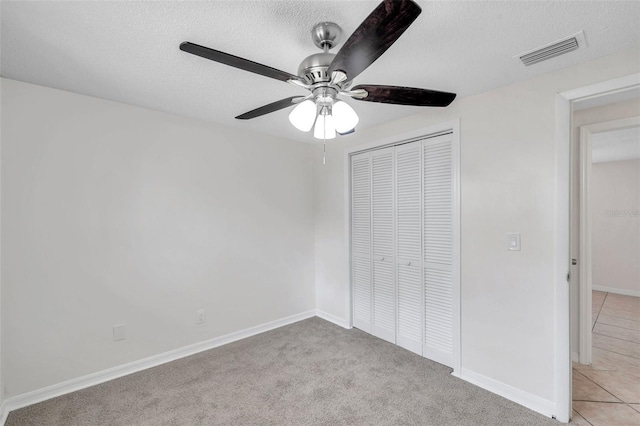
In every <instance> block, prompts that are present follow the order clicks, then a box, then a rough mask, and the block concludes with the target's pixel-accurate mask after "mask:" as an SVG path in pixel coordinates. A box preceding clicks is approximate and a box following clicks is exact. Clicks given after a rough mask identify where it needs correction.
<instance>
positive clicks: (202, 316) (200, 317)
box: [196, 309, 207, 324]
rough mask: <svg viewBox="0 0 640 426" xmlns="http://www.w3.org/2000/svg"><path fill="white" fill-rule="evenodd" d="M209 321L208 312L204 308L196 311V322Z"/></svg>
mask: <svg viewBox="0 0 640 426" xmlns="http://www.w3.org/2000/svg"><path fill="white" fill-rule="evenodd" d="M205 322H207V312H206V311H205V310H204V309H198V310H197V311H196V324H204V323H205Z"/></svg>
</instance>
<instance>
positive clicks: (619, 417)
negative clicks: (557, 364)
mask: <svg viewBox="0 0 640 426" xmlns="http://www.w3.org/2000/svg"><path fill="white" fill-rule="evenodd" d="M592 312H593V313H592V317H593V359H592V361H593V364H592V365H582V364H578V363H574V364H573V419H572V420H571V423H572V424H576V425H593V426H599V425H603V426H631V425H639V426H640V298H638V297H631V296H621V295H618V294H613V293H603V292H601V291H594V292H593V311H592Z"/></svg>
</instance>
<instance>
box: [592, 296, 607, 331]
mask: <svg viewBox="0 0 640 426" xmlns="http://www.w3.org/2000/svg"><path fill="white" fill-rule="evenodd" d="M607 296H609V293H605V294H604V299H602V304H601V305H600V307H599V308H598V314H597V315H596V320H595V321H594V322H593V326H592V327H591V332H593V330H594V329H595V328H596V324H598V318H600V312H602V308H603V307H604V302H606V301H607Z"/></svg>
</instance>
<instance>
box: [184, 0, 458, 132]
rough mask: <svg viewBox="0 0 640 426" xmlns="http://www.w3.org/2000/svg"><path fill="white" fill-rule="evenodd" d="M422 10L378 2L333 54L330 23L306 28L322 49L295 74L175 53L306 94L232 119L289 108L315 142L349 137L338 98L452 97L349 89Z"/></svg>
mask: <svg viewBox="0 0 640 426" xmlns="http://www.w3.org/2000/svg"><path fill="white" fill-rule="evenodd" d="M421 12H422V10H421V9H420V6H418V5H417V4H416V3H415V2H414V1H413V0H384V1H383V2H382V3H380V4H379V5H378V6H377V7H376V8H375V9H374V10H373V12H371V14H370V15H369V16H368V17H367V18H366V19H365V20H364V21H363V22H362V23H361V24H360V26H359V27H358V28H357V29H356V30H355V31H354V32H353V34H351V36H350V37H349V38H348V39H347V41H345V43H344V44H343V45H342V47H341V48H340V50H339V51H338V53H337V54H333V53H329V50H330V49H331V48H333V47H335V46H336V45H337V44H338V42H339V40H340V35H341V34H342V30H341V28H340V27H339V26H338V25H337V24H335V23H333V22H321V23H319V24H317V25H315V26H314V27H313V29H312V30H311V38H312V40H313V42H314V44H315V45H316V46H317V47H318V48H320V49H322V52H319V53H315V54H313V55H310V56H308V57H307V58H305V59H304V60H303V61H302V62H301V63H300V66H299V67H298V75H293V74H289V73H287V72H285V71H280V70H278V69H275V68H272V67H269V66H266V65H262V64H259V63H257V62H253V61H250V60H248V59H244V58H240V57H237V56H234V55H231V54H228V53H224V52H221V51H218V50H214V49H210V48H208V47H204V46H200V45H197V44H194V43H190V42H183V43H182V44H181V45H180V49H181V50H183V51H185V52H188V53H191V54H194V55H197V56H201V57H203V58H206V59H210V60H212V61H215V62H219V63H222V64H225V65H229V66H232V67H235V68H239V69H243V70H245V71H249V72H253V73H255V74H259V75H263V76H265V77H270V78H273V79H276V80H280V81H283V82H286V83H289V84H292V85H294V86H298V87H302V88H304V89H306V90H309V91H310V92H311V93H310V94H309V95H307V96H294V97H289V98H285V99H282V100H279V101H276V102H273V103H271V104H268V105H265V106H262V107H259V108H256V109H254V110H252V111H249V112H247V113H245V114H242V115H239V116H237V117H236V118H237V119H241V120H247V119H252V118H256V117H260V116H262V115H265V114H268V113H271V112H275V111H278V110H281V109H284V108H287V107H290V106H293V105H296V104H297V105H296V107H295V108H294V109H293V110H292V111H291V113H290V114H289V121H290V122H291V124H292V125H293V126H294V127H295V128H296V129H298V130H300V131H303V132H309V131H310V130H311V129H312V128H313V129H314V131H313V135H314V137H315V138H317V139H323V140H326V139H333V138H335V137H336V134H340V135H344V134H349V133H353V131H354V130H355V127H356V126H357V124H358V122H359V118H358V115H357V114H356V112H355V110H354V109H353V108H352V107H351V106H350V105H349V104H347V103H346V102H344V101H342V100H340V99H339V96H342V97H351V98H353V99H356V100H359V101H366V102H380V103H388V104H396V105H412V106H430V107H445V106H447V105H449V104H450V103H451V102H452V101H453V100H454V98H455V97H456V95H455V93H448V92H440V91H435V90H427V89H418V88H413V87H402V86H381V85H359V86H356V87H353V88H351V89H350V87H351V84H352V82H353V79H354V78H356V77H357V76H358V75H359V74H360V73H361V72H362V71H364V70H365V69H366V68H367V67H369V66H370V65H371V64H372V63H373V62H375V61H376V60H377V59H378V58H379V57H380V56H381V55H382V54H383V53H384V52H385V51H386V50H387V49H388V48H389V47H391V45H392V44H393V43H394V42H395V41H396V40H397V39H398V38H399V37H400V36H401V35H402V34H403V33H404V31H405V30H406V29H407V28H408V27H409V26H410V25H411V24H412V23H413V21H415V19H416V18H417V17H418V15H420V13H421Z"/></svg>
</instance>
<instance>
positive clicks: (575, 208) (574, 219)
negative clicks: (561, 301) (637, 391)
mask: <svg viewBox="0 0 640 426" xmlns="http://www.w3.org/2000/svg"><path fill="white" fill-rule="evenodd" d="M638 115H640V99H630V100H626V101H622V102H616V103H613V104H609V105H604V106H601V107H596V108H588V109H584V110H579V111H574V113H573V117H572V124H573V140H572V147H571V150H572V152H571V156H572V161H573V163H572V170H573V177H572V183H571V185H572V188H571V191H572V198H571V257H572V258H574V259H578V262H580V259H579V258H580V127H581V126H585V125H587V124H593V123H601V122H604V121H612V120H619V119H623V118H629V117H635V116H638ZM571 276H572V277H574V279H572V280H571V306H573V307H574V308H575V309H573V310H572V311H571V348H572V349H571V350H572V352H574V353H576V354H577V353H578V350H579V346H578V338H579V325H580V310H579V308H580V289H579V285H580V265H579V264H578V265H576V266H572V267H571Z"/></svg>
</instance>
